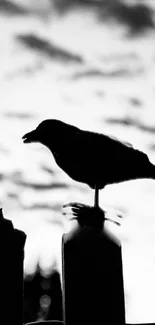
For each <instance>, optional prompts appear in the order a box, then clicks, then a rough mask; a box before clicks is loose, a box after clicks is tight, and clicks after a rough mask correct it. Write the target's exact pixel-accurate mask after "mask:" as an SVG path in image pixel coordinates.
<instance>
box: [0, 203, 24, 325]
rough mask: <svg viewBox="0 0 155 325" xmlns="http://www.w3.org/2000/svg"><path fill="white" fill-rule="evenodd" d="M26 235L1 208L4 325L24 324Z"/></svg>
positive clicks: (0, 309)
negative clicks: (8, 218)
mask: <svg viewBox="0 0 155 325" xmlns="http://www.w3.org/2000/svg"><path fill="white" fill-rule="evenodd" d="M25 240H26V235H25V233H24V232H22V231H19V230H17V229H14V227H13V224H12V222H11V221H10V220H7V219H5V218H4V217H3V213H2V209H0V259H1V260H0V263H1V267H0V281H1V286H0V293H1V300H0V317H1V320H5V323H3V321H2V323H3V324H4V325H11V324H15V325H22V324H23V291H24V290H23V273H24V272H23V259H24V245H25Z"/></svg>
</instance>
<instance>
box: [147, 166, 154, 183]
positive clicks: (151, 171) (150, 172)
mask: <svg viewBox="0 0 155 325" xmlns="http://www.w3.org/2000/svg"><path fill="white" fill-rule="evenodd" d="M146 177H147V178H151V179H155V165H153V164H152V163H149V168H148V169H147V173H146Z"/></svg>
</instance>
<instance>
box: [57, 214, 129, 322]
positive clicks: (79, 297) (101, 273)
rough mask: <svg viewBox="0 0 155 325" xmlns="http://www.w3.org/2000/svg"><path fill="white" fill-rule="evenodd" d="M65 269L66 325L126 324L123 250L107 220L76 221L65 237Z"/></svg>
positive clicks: (63, 262) (87, 218) (89, 219)
mask: <svg viewBox="0 0 155 325" xmlns="http://www.w3.org/2000/svg"><path fill="white" fill-rule="evenodd" d="M74 223H75V221H74ZM62 265H63V267H62V279H63V305H64V306H63V307H64V308H63V309H64V325H73V324H74V325H79V324H80V325H88V324H89V325H91V324H93V325H99V324H106V325H108V324H109V325H111V324H119V325H123V324H125V304H124V287H123V272H122V254H121V246H120V244H119V243H118V242H117V241H115V240H114V238H113V237H112V236H110V235H109V234H108V233H107V232H106V231H105V229H104V220H102V221H101V220H99V219H98V216H97V215H95V216H94V218H92V219H91V216H89V213H88V215H86V216H85V220H83V222H82V223H81V222H79V220H77V221H76V226H75V227H73V229H72V230H71V231H70V232H68V233H67V234H64V235H63V237H62Z"/></svg>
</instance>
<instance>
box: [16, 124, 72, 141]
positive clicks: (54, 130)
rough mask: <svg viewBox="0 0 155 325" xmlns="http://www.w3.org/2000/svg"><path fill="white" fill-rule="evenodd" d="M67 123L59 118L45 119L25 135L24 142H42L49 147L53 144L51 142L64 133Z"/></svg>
mask: <svg viewBox="0 0 155 325" xmlns="http://www.w3.org/2000/svg"><path fill="white" fill-rule="evenodd" d="M65 125H66V124H65V123H64V122H61V121H59V120H54V119H51V120H44V121H42V122H41V123H40V124H39V125H38V126H37V128H36V129H34V130H32V131H30V132H28V133H26V134H24V135H23V137H22V139H23V142H24V143H32V142H40V143H42V144H44V145H46V146H47V147H49V146H51V142H57V139H58V135H59V137H60V134H63V133H64V132H63V131H64V126H65Z"/></svg>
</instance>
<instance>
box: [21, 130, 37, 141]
mask: <svg viewBox="0 0 155 325" xmlns="http://www.w3.org/2000/svg"><path fill="white" fill-rule="evenodd" d="M22 139H23V142H24V143H31V142H38V137H37V132H36V130H33V131H31V132H29V133H26V134H24V135H23V137H22Z"/></svg>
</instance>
